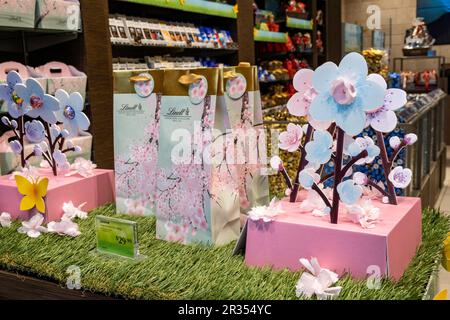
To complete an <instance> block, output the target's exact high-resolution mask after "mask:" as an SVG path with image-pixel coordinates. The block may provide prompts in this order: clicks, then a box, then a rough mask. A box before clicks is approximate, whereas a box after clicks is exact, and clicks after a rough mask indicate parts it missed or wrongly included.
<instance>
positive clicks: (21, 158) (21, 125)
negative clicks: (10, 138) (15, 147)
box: [18, 116, 26, 168]
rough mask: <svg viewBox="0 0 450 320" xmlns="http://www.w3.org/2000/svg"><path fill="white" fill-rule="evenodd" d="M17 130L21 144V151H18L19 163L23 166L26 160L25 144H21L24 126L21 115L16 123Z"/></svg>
mask: <svg viewBox="0 0 450 320" xmlns="http://www.w3.org/2000/svg"><path fill="white" fill-rule="evenodd" d="M18 130H19V137H18V138H19V142H20V144H21V145H22V151H21V152H20V163H21V165H22V168H25V166H26V161H25V146H24V145H23V136H24V135H25V132H24V131H25V127H24V120H23V116H21V117H20V119H19V123H18Z"/></svg>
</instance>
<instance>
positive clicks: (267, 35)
mask: <svg viewBox="0 0 450 320" xmlns="http://www.w3.org/2000/svg"><path fill="white" fill-rule="evenodd" d="M254 40H255V41H259V42H276V43H286V42H287V34H286V33H284V32H273V31H265V30H258V29H255V31H254Z"/></svg>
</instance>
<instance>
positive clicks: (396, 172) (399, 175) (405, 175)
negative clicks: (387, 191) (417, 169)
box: [388, 166, 412, 189]
mask: <svg viewBox="0 0 450 320" xmlns="http://www.w3.org/2000/svg"><path fill="white" fill-rule="evenodd" d="M411 177H412V171H411V169H408V168H406V169H403V167H402V166H398V167H395V168H394V169H392V171H391V172H390V173H389V176H388V178H389V181H391V182H392V184H393V185H394V187H396V188H401V189H404V188H406V187H407V186H408V185H409V184H410V182H411Z"/></svg>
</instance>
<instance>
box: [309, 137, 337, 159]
mask: <svg viewBox="0 0 450 320" xmlns="http://www.w3.org/2000/svg"><path fill="white" fill-rule="evenodd" d="M313 138H314V139H313V140H312V141H310V142H308V143H307V144H306V146H305V150H306V160H308V161H309V162H310V163H314V164H324V163H327V162H328V161H329V160H330V158H331V152H332V150H331V147H332V146H333V137H332V136H331V134H330V133H329V132H328V131H319V130H316V131H315V132H314V136H313Z"/></svg>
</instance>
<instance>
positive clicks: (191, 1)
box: [118, 0, 237, 19]
mask: <svg viewBox="0 0 450 320" xmlns="http://www.w3.org/2000/svg"><path fill="white" fill-rule="evenodd" d="M118 1H122V2H131V3H138V4H142V5H148V6H154V7H161V8H166V9H172V10H179V11H185V12H193V13H200V14H204V15H211V16H217V17H223V18H232V19H236V18H237V13H236V12H235V9H234V6H232V5H229V4H224V3H218V2H211V1H205V0H184V1H183V3H182V2H181V1H175V0H174V1H167V0H118Z"/></svg>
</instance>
